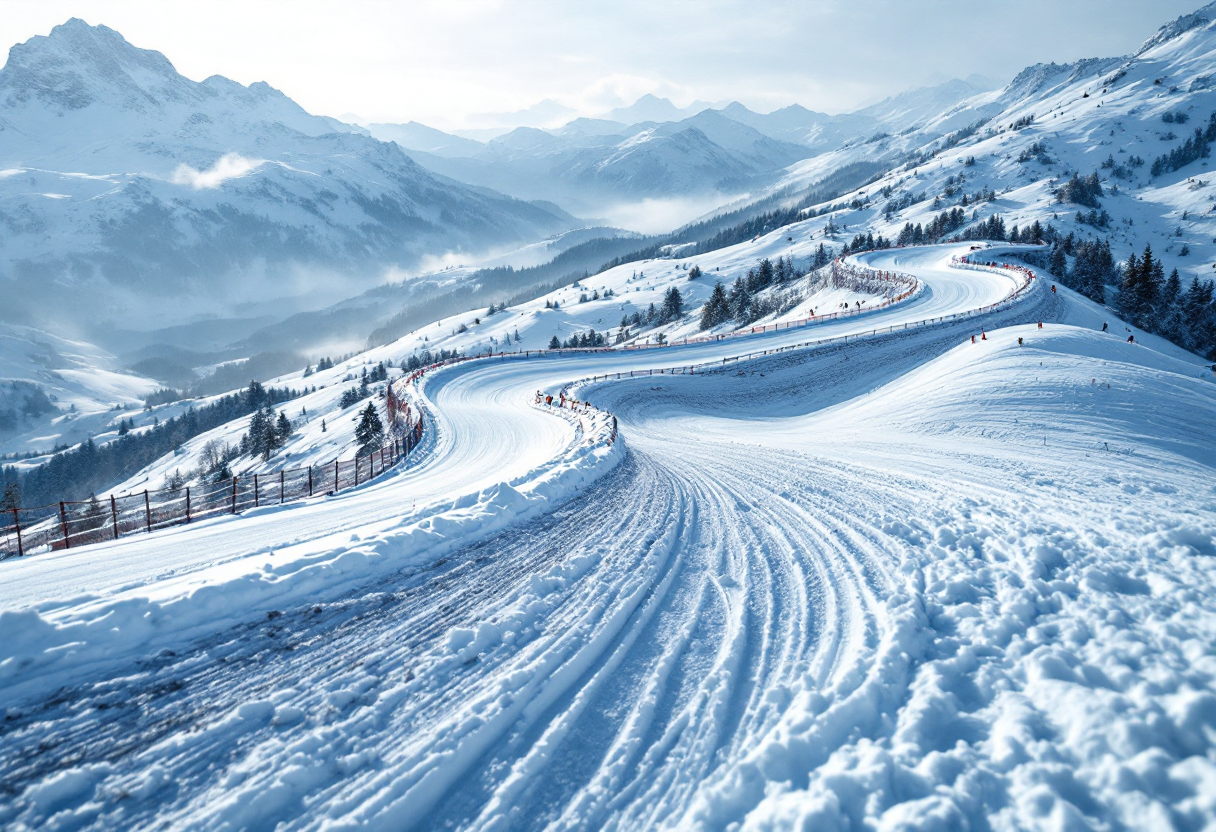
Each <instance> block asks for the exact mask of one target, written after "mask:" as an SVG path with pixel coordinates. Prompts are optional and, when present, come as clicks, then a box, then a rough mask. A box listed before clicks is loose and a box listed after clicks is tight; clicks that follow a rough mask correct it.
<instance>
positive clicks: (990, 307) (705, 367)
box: [565, 258, 1035, 389]
mask: <svg viewBox="0 0 1216 832" xmlns="http://www.w3.org/2000/svg"><path fill="white" fill-rule="evenodd" d="M950 265H951V266H952V267H955V268H970V269H974V270H983V271H1003V272H1006V273H1007V274H1009V276H1011V277H1013V278H1014V279H1015V280H1016V281H1017V283H1016V284H1015V286H1014V289H1013V290H1012V291H1011V292H1010V293H1009V294H1007V295H1006V296H1005V297H1003V298H1001V299H1000V300H999V301H997V302H996V303H990V304H987V305H986V306H981V307H977V308H975V309H971V310H968V311H967V312H956V313H954V314H952V315H942V316H939V317H936V318H924V319H922V320H919V321H909V322H906V323H903V324H892V325H891V326H887V327H876V328H874V329H872V330H870V331H868V332H857V333H853V334H852V335H836V336H832V337H829V338H819V339H816V340H813V341H803V342H801V343H797V344H788V345H785V346H781V347H772V348H771V349H766V350H756V351H753V352H749V353H746V354H743V355H733V356H727V357H725V358H722V359H721V360H720V361H705V362H701V363H699V364H688V365H685V366H682V367H660V368H659V369H647V370H628V371H622V372H618V373H602V374H599V375H594V376H589V377H587V378H583V379H579V380H578V381H576V382H571V383H570V384H568V385H567V386H566V388H565V389H571V388H577V387H578V386H579V385H582V384H588V383H592V382H596V381H604V380H606V379H618V378H639V377H641V378H645V377H647V376H662V375H695V374H697V373H709V372H720V371H721V370H722V369H723V367H724V366H727V365H730V364H735V363H738V362H742V361H751V360H754V359H757V358H763V357H764V356H766V355H776V354H778V353H783V352H792V351H795V350H804V349H808V348H811V347H819V346H827V345H830V344H847V343H849V342H850V340H852V341H858V340H860V339H862V338H872V337H874V336H876V335H884V334H888V333H892V332H902V331H906V330H912V329H920V328H924V327H934V326H941V325H942V324H944V323H951V322H954V321H960V320H965V319H968V318H975V317H978V316H981V315H988V314H991V313H993V312H999V311H1002V310H1005V309H1009V308H1011V307H1012V306H1013V305H1014V304H1015V303H1017V302H1018V301H1019V300H1020V299H1021V298H1022V297H1023V296H1024V295H1025V294H1026V293H1027V292H1028V291H1029V290H1030V289H1031V287H1032V286H1034V285H1035V284H1034V280H1035V274H1034V272H1033V271H1031V270H1030V269H1028V268H1026V267H1024V266H1019V265H1016V264H1013V263H996V262H992V263H976V262H972V261H970V260H966V259H964V258H952V259H951V263H950Z"/></svg>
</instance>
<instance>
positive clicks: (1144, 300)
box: [1115, 245, 1216, 359]
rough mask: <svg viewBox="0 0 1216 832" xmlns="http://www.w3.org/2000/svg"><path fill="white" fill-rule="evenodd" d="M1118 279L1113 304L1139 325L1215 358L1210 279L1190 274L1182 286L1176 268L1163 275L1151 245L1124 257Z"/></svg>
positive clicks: (1215, 326) (1215, 330)
mask: <svg viewBox="0 0 1216 832" xmlns="http://www.w3.org/2000/svg"><path fill="white" fill-rule="evenodd" d="M1121 277H1122V279H1121V280H1120V283H1119V294H1118V297H1117V298H1116V304H1115V305H1116V308H1118V310H1119V313H1120V314H1121V315H1122V316H1123V317H1124V318H1126V319H1127V320H1128V321H1130V322H1131V323H1134V324H1135V325H1136V326H1138V327H1140V328H1141V329H1144V330H1147V331H1149V332H1152V333H1155V334H1157V335H1161V336H1162V337H1165V338H1168V339H1169V340H1171V341H1173V342H1174V343H1176V344H1179V345H1180V346H1182V347H1185V348H1186V349H1189V350H1192V351H1194V352H1197V353H1199V354H1200V355H1203V356H1205V357H1207V358H1210V359H1216V307H1214V306H1213V305H1212V295H1213V289H1214V288H1216V286H1214V284H1213V281H1211V280H1207V281H1200V280H1199V278H1198V277H1192V278H1191V284H1190V286H1189V287H1188V288H1187V289H1185V290H1184V289H1183V288H1182V279H1181V278H1180V277H1179V275H1178V270H1177V269H1173V270H1171V272H1170V274H1169V277H1166V276H1165V267H1164V266H1163V265H1162V263H1161V260H1160V259H1159V258H1154V257H1153V250H1152V247H1151V246H1149V245H1145V247H1144V252H1143V253H1142V254H1141V255H1140V256H1139V257H1137V256H1136V255H1135V254H1134V253H1133V254H1132V255H1131V256H1130V257H1128V258H1127V263H1126V264H1125V265H1124V267H1123V273H1122V276H1121Z"/></svg>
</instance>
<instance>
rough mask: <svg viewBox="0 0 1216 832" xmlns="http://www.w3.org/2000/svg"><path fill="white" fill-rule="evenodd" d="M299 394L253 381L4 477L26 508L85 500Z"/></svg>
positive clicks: (9, 471)
mask: <svg viewBox="0 0 1216 832" xmlns="http://www.w3.org/2000/svg"><path fill="white" fill-rule="evenodd" d="M297 395H299V394H298V393H297V392H296V391H295V390H290V389H287V388H274V387H269V388H268V387H263V386H262V385H261V384H260V383H258V382H256V381H251V382H250V383H249V387H248V388H246V389H245V390H243V391H242V392H240V393H233V394H231V395H228V396H224V397H222V398H220V399H217V400H216V401H214V402H212V403H211V404H209V405H205V406H203V407H198V408H194V407H192V408H190V409H189V410H187V411H186V412H185V413H183V414H181V415H180V416H175V417H174V418H172V419H166V420H165V421H164V422H158V423H157V424H156V425H155V426H154V427H152V428H151V429H150V430H143V431H139V432H134V431H128V432H127V433H126V434H125V435H123V436H120V437H119V438H117V439H115V440H113V441H111V442H107V443H106V444H105V445H100V446H99V445H97V444H96V443H94V442H93V440H92V439H89V440H87V441H85V442H83V443H81V444H79V445H77V446H76V447H74V448H70V449H68V450H65V451H62V452H60V453H57V454H55V455H54V456H53V457H51V458H50V459H49V460H48V461H47V462H45V463H43V464H42V465H39V466H38V467H36V468H32V469H30V470H29V471H26V472H24V473H21V472H19V471H18V470H17V469H16V468H15V467H12V466H7V467H5V468H4V470H3V474H2V479H3V481H4V482H5V483H6V484H9V483H11V484H14V485H15V486H16V489H15V490H16V491H17V493H19V495H20V497H19V499H20V501H21V503H22V505H25V506H42V505H50V504H52V503H55V502H58V501H59V500H81V499H84V498H85V497H88V496H89V495H90V494H95V493H96V492H98V491H104V490H105V489H107V488H111V487H113V486H114V485H115V484H116V483H119V482H121V481H123V480H125V479H127V478H128V477H130V476H131V475H132V474H134V473H135V472H137V471H139V470H140V469H141V468H143V467H144V466H146V465H148V464H150V463H152V462H154V461H155V460H157V459H159V458H160V457H162V456H164V455H165V454H167V453H169V452H170V451H173V450H175V449H176V448H178V447H180V446H181V445H182V444H183V443H185V442H187V441H188V440H190V439H193V438H194V437H195V436H198V435H199V434H200V433H204V432H206V431H209V430H211V429H212V428H215V427H219V426H220V425H222V424H225V423H227V422H231V421H232V420H233V419H239V418H241V417H242V416H247V415H249V414H250V413H254V412H256V411H258V410H261V409H262V408H263V407H267V406H273V405H276V404H279V403H281V402H285V401H287V400H288V399H293V398H295V397H296V396H297Z"/></svg>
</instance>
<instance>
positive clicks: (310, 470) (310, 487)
mask: <svg viewBox="0 0 1216 832" xmlns="http://www.w3.org/2000/svg"><path fill="white" fill-rule="evenodd" d="M308 496H309V497H311V496H312V466H311V465H309V466H308Z"/></svg>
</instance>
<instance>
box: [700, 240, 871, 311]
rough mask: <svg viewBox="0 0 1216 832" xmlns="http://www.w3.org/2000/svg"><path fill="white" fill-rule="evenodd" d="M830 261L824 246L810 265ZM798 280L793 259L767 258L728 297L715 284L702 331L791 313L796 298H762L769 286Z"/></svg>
mask: <svg viewBox="0 0 1216 832" xmlns="http://www.w3.org/2000/svg"><path fill="white" fill-rule="evenodd" d="M863 239H864V238H863ZM830 259H831V256H830V254H829V253H828V252H827V250H826V249H825V248H824V247H823V245H822V244H821V245H820V246H819V249H818V251H816V253H815V258H814V259H813V260H812V261H811V262H812V264H814V263H816V262H818V263H819V265H820V266H822V265H824V264H826V263H827V262H828V261H829V260H830ZM816 268H818V267H817V266H816ZM798 276H799V275H798V270H797V269H796V268H795V266H794V261H793V259H792V258H788V259H787V258H782V257H779V258H777V262H776V263H773V261H771V260H769V259H768V258H767V257H766V258H764V259H763V260H761V261H760V262H759V263H758V264H757V265H756V266H755V267H754V268H751V269H748V270H747V276H746V277H740V278H736V279H735V283H734V285H733V286H731V289H730V292H729V293H728V292H727V290H726V287H725V286H723V285H722V282H721V281H718V282H717V283H715V284H714V288H713V291H712V292H711V293H710V296H709V300H708V301H707V302H706V303H705V305H704V306H702V307H701V322H700V327H701V329H702V331H704V330H706V329H712V328H713V327H715V326H717V325H718V324H721V323H724V322H726V321H729V320H734V321H738V322H739V323H740V324H749V323H751V322H752V321H755V320H758V319H760V318H763V317H765V316H766V315H772V314H775V313H780V312H785V311H788V310H789V309H791V308H793V307H794V306H795V305H797V303H798V298H797V296H796V295H793V294H791V293H781V292H776V293H770V294H769V295H767V296H764V297H759V295H760V293H761V292H763V291H764V290H765V289H767V288H769V287H770V286H777V287H780V286H784V285H785V284H787V283H789V282H790V281H791V280H793V279H794V278H796V277H798Z"/></svg>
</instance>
